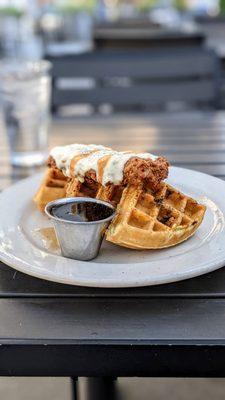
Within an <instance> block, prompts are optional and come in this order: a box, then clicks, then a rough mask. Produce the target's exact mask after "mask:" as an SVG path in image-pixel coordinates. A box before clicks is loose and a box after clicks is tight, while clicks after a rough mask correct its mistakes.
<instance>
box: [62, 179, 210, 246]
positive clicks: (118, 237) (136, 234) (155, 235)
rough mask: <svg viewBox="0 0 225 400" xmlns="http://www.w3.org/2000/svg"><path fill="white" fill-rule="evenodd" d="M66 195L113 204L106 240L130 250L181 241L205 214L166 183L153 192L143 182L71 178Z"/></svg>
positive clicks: (199, 207)
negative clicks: (114, 209)
mask: <svg viewBox="0 0 225 400" xmlns="http://www.w3.org/2000/svg"><path fill="white" fill-rule="evenodd" d="M66 196H67V197H76V196H88V197H93V198H97V199H101V200H104V201H108V202H111V203H112V204H114V205H115V206H117V214H116V217H115V218H114V220H113V221H112V222H111V224H110V226H109V228H108V230H107V232H106V239H107V240H108V241H110V242H112V243H115V244H117V245H120V246H124V247H129V248H133V249H160V248H164V247H170V246H174V245H176V244H178V243H180V242H183V241H184V240H186V239H188V238H189V237H190V236H192V235H193V234H194V233H195V231H196V230H197V228H198V227H199V225H200V224H201V222H202V220H203V217H204V213H205V206H203V205H201V204H198V203H197V202H196V201H195V200H193V199H192V198H191V197H188V196H186V195H184V194H183V193H181V192H179V191H178V190H176V189H175V188H173V187H172V186H170V185H168V184H166V183H161V185H160V188H159V189H158V190H157V191H156V192H153V191H152V190H151V188H150V187H146V184H144V183H142V184H140V185H139V186H133V185H128V186H126V187H122V186H114V185H108V186H106V187H104V186H102V185H100V184H99V183H96V182H93V181H92V182H87V181H84V182H83V183H81V182H79V181H78V180H77V179H76V178H73V179H72V180H71V181H70V182H69V183H68V185H67V189H66Z"/></svg>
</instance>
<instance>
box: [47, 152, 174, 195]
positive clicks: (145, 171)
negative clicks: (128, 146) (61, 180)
mask: <svg viewBox="0 0 225 400" xmlns="http://www.w3.org/2000/svg"><path fill="white" fill-rule="evenodd" d="M47 165H48V166H49V167H51V168H57V167H56V163H55V160H54V158H53V157H52V156H50V157H49V158H48V161H47ZM168 170H169V163H168V161H167V160H166V158H164V157H158V158H157V159H156V160H155V161H154V160H152V159H142V158H139V157H132V158H131V159H129V160H128V161H127V162H126V164H125V166H124V171H123V180H122V182H121V185H127V184H132V185H138V184H139V183H141V182H143V181H146V182H147V183H148V184H149V185H150V186H151V188H152V189H153V190H156V189H157V187H158V186H159V184H160V182H161V181H162V180H164V179H166V178H167V176H168ZM85 179H88V180H89V181H90V182H91V181H93V182H97V177H96V172H95V171H94V170H92V169H90V170H89V171H88V172H87V173H86V174H85ZM108 183H109V184H110V182H108Z"/></svg>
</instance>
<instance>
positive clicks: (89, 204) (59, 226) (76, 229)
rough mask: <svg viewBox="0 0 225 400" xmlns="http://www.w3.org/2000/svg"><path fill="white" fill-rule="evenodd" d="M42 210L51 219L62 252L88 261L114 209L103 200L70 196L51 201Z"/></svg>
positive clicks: (97, 245) (98, 245) (92, 256)
mask: <svg viewBox="0 0 225 400" xmlns="http://www.w3.org/2000/svg"><path fill="white" fill-rule="evenodd" d="M45 213H46V214H47V216H48V217H49V218H51V219H52V220H53V223H54V227H55V231H56V236H57V239H58V242H59V244H60V247H61V252H62V255H63V256H65V257H69V258H74V259H76V260H83V261H85V260H86V261H87V260H91V259H93V258H95V257H97V255H98V253H99V250H100V247H101V243H102V239H103V236H104V233H105V230H106V228H107V227H108V225H109V223H110V221H111V220H112V219H113V217H114V216H115V208H114V207H113V206H112V205H111V204H109V203H107V202H105V201H102V200H97V199H92V198H88V197H70V198H64V199H59V200H54V201H51V202H50V203H48V204H47V205H46V207H45ZM60 214H62V215H60ZM63 216H64V217H63Z"/></svg>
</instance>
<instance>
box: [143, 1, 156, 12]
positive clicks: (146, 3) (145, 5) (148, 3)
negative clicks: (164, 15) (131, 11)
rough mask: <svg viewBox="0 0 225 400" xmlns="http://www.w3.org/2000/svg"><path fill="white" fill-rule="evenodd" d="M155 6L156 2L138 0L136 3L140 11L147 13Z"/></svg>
mask: <svg viewBox="0 0 225 400" xmlns="http://www.w3.org/2000/svg"><path fill="white" fill-rule="evenodd" d="M156 4H158V0H140V1H139V2H138V8H139V9H140V10H141V11H147V10H150V9H151V8H153V7H154V6H155V5H156Z"/></svg>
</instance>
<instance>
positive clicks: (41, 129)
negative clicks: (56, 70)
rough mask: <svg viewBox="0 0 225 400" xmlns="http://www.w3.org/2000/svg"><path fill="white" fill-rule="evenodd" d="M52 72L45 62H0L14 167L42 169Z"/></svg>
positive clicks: (0, 97) (0, 96) (1, 95)
mask: <svg viewBox="0 0 225 400" xmlns="http://www.w3.org/2000/svg"><path fill="white" fill-rule="evenodd" d="M50 68H51V64H50V63H49V62H48V61H44V60H41V61H30V62H29V61H11V60H9V61H2V62H0V101H1V105H2V111H3V119H4V122H5V127H6V131H7V136H8V142H9V148H10V158H11V164H12V165H14V166H21V167H26V166H27V167H30V166H35V165H41V164H42V163H43V162H44V161H45V160H46V158H47V154H48V130H49V119H50V118H49V117H50V113H49V105H50V93H51V79H50V75H49V72H50Z"/></svg>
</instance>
